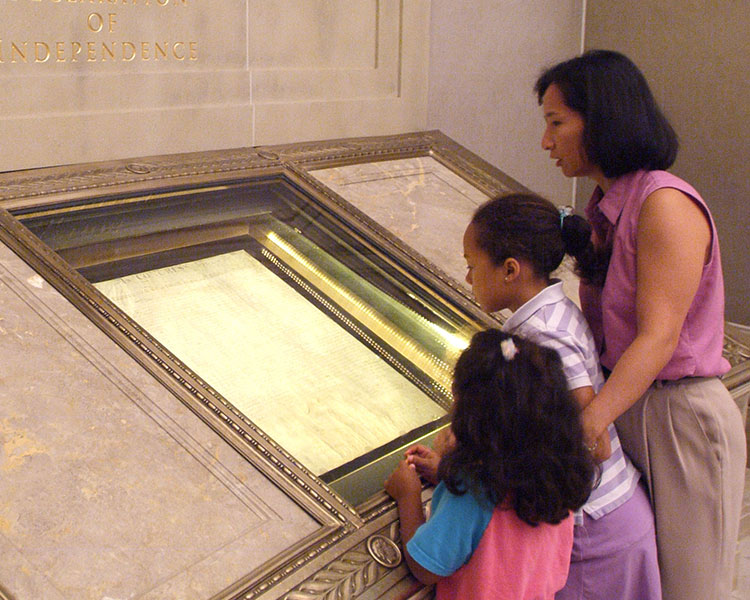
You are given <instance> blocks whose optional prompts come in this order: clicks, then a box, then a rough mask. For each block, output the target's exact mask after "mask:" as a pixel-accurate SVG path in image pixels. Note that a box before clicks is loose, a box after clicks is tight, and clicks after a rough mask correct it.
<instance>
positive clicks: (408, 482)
mask: <svg viewBox="0 0 750 600" xmlns="http://www.w3.org/2000/svg"><path fill="white" fill-rule="evenodd" d="M384 486H385V491H386V492H388V495H389V496H391V498H393V499H394V500H395V501H396V502H399V503H400V502H401V501H403V500H405V499H408V498H414V497H417V498H420V497H421V495H422V483H421V482H420V481H419V475H417V470H416V468H415V467H414V465H410V464H409V463H408V462H407V461H406V460H402V461H401V462H400V463H399V464H398V466H397V467H396V469H395V470H394V471H393V473H391V476H390V477H389V478H388V479H386V480H385V484H384Z"/></svg>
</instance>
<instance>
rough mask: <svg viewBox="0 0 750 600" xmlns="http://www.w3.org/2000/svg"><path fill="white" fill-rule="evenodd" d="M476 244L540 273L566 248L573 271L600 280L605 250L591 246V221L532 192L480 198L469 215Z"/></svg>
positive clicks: (546, 273) (604, 267)
mask: <svg viewBox="0 0 750 600" xmlns="http://www.w3.org/2000/svg"><path fill="white" fill-rule="evenodd" d="M471 222H472V224H473V225H474V228H475V232H476V241H477V245H478V246H479V248H481V249H482V250H483V251H485V252H486V253H487V254H488V255H489V256H490V258H491V259H492V262H493V264H495V265H501V264H502V262H503V261H504V260H505V259H506V258H510V257H513V258H516V259H521V258H522V259H524V260H526V261H527V262H528V263H529V264H530V265H531V267H532V269H533V270H534V274H535V275H537V276H538V277H546V278H549V275H550V273H551V272H552V271H554V270H555V269H556V268H557V267H559V266H560V263H561V262H562V259H563V256H564V255H565V254H566V253H567V254H569V255H570V256H572V257H574V258H575V259H576V273H577V274H578V275H579V276H580V277H581V278H582V279H584V280H585V281H587V282H590V283H594V284H596V285H602V284H603V281H604V276H606V273H607V267H608V266H609V256H610V252H609V251H606V250H605V251H599V250H595V249H594V246H593V245H592V244H591V227H590V225H589V224H588V222H587V221H586V220H585V219H584V218H583V217H581V216H579V215H573V214H570V215H567V216H565V217H564V218H561V216H560V209H558V208H557V207H556V206H555V205H554V204H552V203H551V202H550V201H549V200H545V199H544V198H542V197H540V196H537V195H536V194H531V193H513V194H506V195H503V196H497V197H495V198H493V199H492V200H489V201H487V202H485V203H484V204H482V206H480V207H479V208H478V209H477V210H476V212H475V213H474V216H473V217H472V219H471Z"/></svg>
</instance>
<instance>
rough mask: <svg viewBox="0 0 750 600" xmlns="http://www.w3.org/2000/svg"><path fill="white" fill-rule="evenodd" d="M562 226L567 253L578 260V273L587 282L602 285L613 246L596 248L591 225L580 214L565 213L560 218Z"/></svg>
mask: <svg viewBox="0 0 750 600" xmlns="http://www.w3.org/2000/svg"><path fill="white" fill-rule="evenodd" d="M560 226H561V230H562V239H563V245H564V246H565V253H566V254H568V255H570V256H572V257H573V258H575V260H576V266H575V272H576V275H578V276H579V277H580V278H581V279H582V280H583V281H585V282H586V283H589V284H592V285H595V286H598V287H602V286H603V285H604V279H605V278H606V276H607V268H608V267H609V258H610V255H611V253H612V250H611V248H603V249H601V250H597V249H596V248H594V244H593V242H592V241H591V225H589V223H588V221H586V219H584V218H583V217H581V216H580V215H565V216H564V217H562V218H561V219H560Z"/></svg>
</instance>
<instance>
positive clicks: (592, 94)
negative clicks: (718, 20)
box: [534, 50, 679, 178]
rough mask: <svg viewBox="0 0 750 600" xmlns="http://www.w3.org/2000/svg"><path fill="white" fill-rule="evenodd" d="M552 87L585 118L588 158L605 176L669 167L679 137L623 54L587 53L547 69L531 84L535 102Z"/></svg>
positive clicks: (643, 79) (567, 104)
mask: <svg viewBox="0 0 750 600" xmlns="http://www.w3.org/2000/svg"><path fill="white" fill-rule="evenodd" d="M552 84H555V85H556V86H557V87H558V88H559V89H560V91H561V92H562V95H563V98H564V99H565V104H566V106H567V107H568V108H571V109H573V110H574V111H576V112H577V113H580V114H581V116H582V117H583V121H584V130H583V145H584V149H585V151H586V156H588V158H589V159H590V160H591V162H592V163H594V164H595V165H597V166H598V167H599V168H600V169H601V170H602V173H603V174H604V176H605V177H610V178H613V177H619V176H620V175H624V174H626V173H632V172H633V171H638V170H639V169H648V170H656V169H668V168H669V167H670V166H672V164H673V163H674V161H675V159H676V158H677V150H678V148H679V143H678V140H677V134H676V133H675V131H674V129H673V128H672V126H671V125H670V123H669V121H668V120H667V118H666V117H665V116H664V114H663V113H662V111H661V110H660V109H659V106H658V105H657V103H656V100H655V99H654V96H653V95H652V93H651V90H650V88H649V86H648V82H647V81H646V78H645V77H644V76H643V74H642V73H641V71H640V70H639V69H638V67H637V66H636V65H635V64H634V63H633V62H632V61H631V60H630V59H629V58H628V57H627V56H625V55H623V54H620V53H619V52H614V51H612V50H590V51H588V52H586V53H584V54H582V55H581V56H576V57H575V58H571V59H570V60H566V61H564V62H561V63H559V64H557V65H555V66H553V67H551V68H549V69H547V70H546V71H544V72H543V73H542V74H541V75H540V76H539V78H538V79H537V81H536V84H535V85H534V91H535V92H536V95H537V100H538V101H539V104H541V103H542V98H543V97H544V93H545V92H546V91H547V88H548V87H549V86H550V85H552Z"/></svg>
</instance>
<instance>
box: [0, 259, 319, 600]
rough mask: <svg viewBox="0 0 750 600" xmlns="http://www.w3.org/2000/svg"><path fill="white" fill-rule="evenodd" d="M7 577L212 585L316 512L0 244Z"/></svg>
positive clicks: (71, 591) (0, 446)
mask: <svg viewBox="0 0 750 600" xmlns="http://www.w3.org/2000/svg"><path fill="white" fill-rule="evenodd" d="M0 315H1V316H0V353H2V356H3V357H4V361H3V375H2V386H0V557H2V559H1V560H0V588H2V589H3V590H7V591H8V592H9V593H10V594H11V597H12V598H16V599H26V598H34V599H36V598H44V599H45V600H46V599H49V600H89V599H90V600H101V599H102V598H111V599H114V598H136V597H137V598H142V599H147V598H148V599H153V600H156V599H162V598H181V599H185V600H188V599H198V598H201V599H203V598H207V597H212V596H213V595H214V594H216V593H218V592H219V591H221V590H222V589H224V588H225V587H227V586H228V585H230V584H231V583H233V582H234V581H236V580H237V579H239V578H241V577H243V576H245V575H247V574H248V573H250V572H251V571H252V569H254V568H255V567H257V566H259V565H260V564H262V563H263V562H264V561H265V560H266V559H267V558H268V557H270V556H273V555H274V554H276V553H278V552H281V551H283V550H284V549H285V548H287V547H289V546H290V545H292V544H294V543H295V542H297V541H299V540H300V539H302V538H304V537H305V536H306V535H310V534H312V533H313V532H315V531H316V530H317V529H318V527H319V525H318V524H317V523H316V522H315V521H314V520H313V519H312V518H311V517H310V516H309V515H307V514H306V513H305V512H304V511H303V510H302V509H301V508H299V507H298V506H297V505H296V504H295V503H294V502H293V501H292V500H291V499H289V498H288V497H286V496H285V495H284V494H283V493H282V492H280V491H279V490H278V489H277V488H275V487H274V486H273V485H272V484H271V483H270V482H269V481H268V479H266V477H265V476H264V475H262V474H261V473H260V472H259V471H258V470H256V469H255V468H254V467H253V466H251V465H250V464H249V463H248V462H247V461H246V460H245V459H244V458H242V457H241V456H240V455H238V454H237V452H236V451H235V450H234V449H233V448H232V447H231V446H230V445H229V444H228V443H226V442H225V441H224V440H222V439H221V438H220V437H219V436H217V435H216V434H215V433H213V431H212V430H210V429H209V428H208V427H206V426H205V424H204V423H203V421H201V420H200V419H199V418H198V417H197V416H196V415H195V414H193V413H192V412H191V411H190V410H189V409H188V408H187V407H186V406H185V405H183V404H182V403H181V402H180V401H179V400H178V399H177V398H176V397H175V396H173V395H172V394H171V393H170V392H168V391H167V389H166V388H165V387H164V386H163V385H162V384H160V383H159V382H158V381H156V380H155V379H153V378H152V377H151V376H150V375H149V374H148V373H147V372H146V371H145V370H144V369H143V368H142V367H141V366H140V365H138V364H136V362H135V361H134V360H133V359H131V358H130V356H129V355H127V354H126V353H125V352H124V351H123V350H122V349H121V348H120V347H119V346H117V345H116V344H115V343H114V342H113V341H112V340H111V339H109V338H108V337H107V336H106V335H105V334H104V333H103V332H101V331H100V330H99V329H97V328H96V327H95V326H94V325H93V324H92V323H91V322H90V321H88V320H87V319H86V318H85V317H83V315H82V314H80V313H79V312H78V311H77V310H76V309H75V308H74V307H72V305H70V304H69V303H68V302H67V301H66V300H65V299H64V298H62V297H61V296H60V295H59V294H58V293H57V292H56V291H55V290H54V289H53V288H51V287H50V286H49V285H48V284H47V283H46V282H45V281H44V280H43V279H42V278H41V277H39V276H38V275H36V274H34V272H33V271H31V269H29V267H28V266H26V265H25V264H24V263H23V262H22V261H21V260H20V259H19V258H18V257H17V256H15V255H14V254H13V253H11V252H10V251H9V250H8V249H7V248H6V247H5V246H0Z"/></svg>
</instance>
